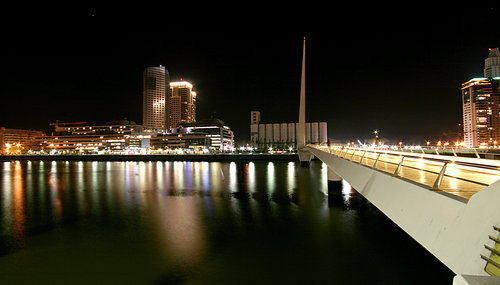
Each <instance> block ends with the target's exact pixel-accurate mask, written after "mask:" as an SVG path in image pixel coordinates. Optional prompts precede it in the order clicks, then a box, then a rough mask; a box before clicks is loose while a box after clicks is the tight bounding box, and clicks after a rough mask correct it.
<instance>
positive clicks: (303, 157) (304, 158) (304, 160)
mask: <svg viewBox="0 0 500 285" xmlns="http://www.w3.org/2000/svg"><path fill="white" fill-rule="evenodd" d="M297 152H298V154H299V160H300V165H302V166H309V163H310V162H311V159H312V158H313V154H312V153H311V152H310V151H308V150H298V151H297Z"/></svg>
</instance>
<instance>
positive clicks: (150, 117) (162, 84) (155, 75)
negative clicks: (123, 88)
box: [142, 65, 170, 129]
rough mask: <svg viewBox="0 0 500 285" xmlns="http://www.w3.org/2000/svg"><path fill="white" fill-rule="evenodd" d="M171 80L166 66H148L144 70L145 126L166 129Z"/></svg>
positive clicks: (143, 114)
mask: <svg viewBox="0 0 500 285" xmlns="http://www.w3.org/2000/svg"><path fill="white" fill-rule="evenodd" d="M169 82H170V78H169V74H168V71H167V70H166V69H165V67H164V66H161V65H160V66H156V67H148V68H146V69H145V70H144V91H143V109H142V124H143V125H144V126H146V127H151V128H157V129H166V127H167V108H166V104H167V92H168V90H169V89H170V88H169Z"/></svg>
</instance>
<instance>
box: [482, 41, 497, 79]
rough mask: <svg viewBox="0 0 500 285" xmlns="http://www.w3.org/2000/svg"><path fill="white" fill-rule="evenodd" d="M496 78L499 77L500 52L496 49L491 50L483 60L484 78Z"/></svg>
mask: <svg viewBox="0 0 500 285" xmlns="http://www.w3.org/2000/svg"><path fill="white" fill-rule="evenodd" d="M498 76H500V51H499V50H498V48H492V49H490V54H489V55H488V58H486V59H485V60H484V77H498Z"/></svg>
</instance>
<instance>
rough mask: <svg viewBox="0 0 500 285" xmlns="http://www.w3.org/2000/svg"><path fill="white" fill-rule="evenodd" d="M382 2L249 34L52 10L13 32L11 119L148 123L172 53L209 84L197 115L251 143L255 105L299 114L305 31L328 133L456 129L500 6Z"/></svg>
mask: <svg viewBox="0 0 500 285" xmlns="http://www.w3.org/2000/svg"><path fill="white" fill-rule="evenodd" d="M376 11H377V12H378V13H374V14H370V13H368V9H366V10H364V9H363V10H362V11H361V12H362V13H360V14H359V15H358V14H356V13H355V11H354V10H349V11H347V14H348V16H353V19H355V20H356V23H358V25H359V27H355V26H356V25H353V23H350V24H346V23H344V22H342V21H341V20H339V19H335V18H324V19H322V20H320V19H318V20H315V21H311V20H309V22H308V24H307V25H301V24H300V23H299V22H298V21H295V20H294V18H293V17H292V16H290V17H289V18H287V17H285V18H284V19H283V21H284V23H286V25H283V26H280V25H278V24H276V23H275V24H274V25H267V26H266V24H269V23H270V22H271V20H270V18H268V17H264V18H263V21H262V22H261V24H260V25H257V26H255V29H249V28H248V27H242V29H241V30H240V31H239V32H238V33H234V32H230V31H229V30H228V28H230V27H225V28H221V27H224V26H222V25H221V23H219V22H217V23H212V24H209V25H208V27H205V28H206V30H201V29H199V28H198V29H193V28H189V27H185V28H184V29H176V28H178V26H175V25H173V26H169V28H168V31H169V36H165V38H160V37H152V35H154V34H156V33H155V32H157V30H156V29H154V30H153V31H150V32H148V31H142V30H141V28H143V26H140V25H139V21H138V20H140V19H144V18H145V17H146V16H147V15H146V14H145V13H142V11H138V12H137V13H138V14H140V17H138V18H136V19H135V20H130V21H128V19H127V15H128V14H126V13H124V14H123V15H119V14H117V13H115V12H113V11H111V10H106V9H104V10H99V9H96V10H95V11H90V10H89V11H77V12H75V11H73V13H74V14H75V15H76V16H75V17H74V19H73V18H72V19H70V18H71V13H69V14H68V15H66V16H59V17H57V15H56V17H54V18H55V19H56V20H61V21H65V22H67V23H68V24H69V26H71V27H73V28H74V30H73V32H72V33H71V34H68V33H64V32H63V31H60V30H58V29H50V28H53V27H55V26H53V25H55V24H54V23H44V22H43V21H42V22H41V25H40V26H41V27H39V28H37V27H32V28H31V29H30V30H28V31H27V33H26V34H25V35H24V36H22V37H21V36H19V35H18V32H19V33H21V31H16V32H15V33H14V32H12V33H10V34H7V38H8V39H9V40H10V41H8V42H9V43H10V44H9V45H7V46H6V47H5V52H4V53H3V55H2V59H3V62H4V68H5V69H6V70H8V74H7V75H6V76H4V77H3V78H2V79H1V82H0V83H1V87H0V92H1V93H2V96H3V98H2V100H3V103H4V104H2V105H3V106H2V107H0V112H1V113H2V115H1V116H0V125H1V126H5V127H7V128H21V129H42V130H48V129H50V127H49V123H52V122H54V121H55V120H61V121H90V122H95V123H97V122H105V121H110V120H113V119H123V118H125V117H126V118H128V119H130V120H133V121H137V122H139V121H141V118H142V76H141V74H142V72H143V70H144V68H146V67H149V66H158V65H160V64H161V65H164V66H165V67H166V68H167V69H168V71H169V72H170V76H171V79H172V81H174V80H179V79H180V78H181V77H182V78H183V79H185V80H187V81H190V82H193V84H195V85H196V87H197V90H198V91H199V92H200V93H201V94H203V96H202V97H200V98H199V99H198V101H197V104H198V106H197V111H198V114H197V117H199V118H206V117H210V116H211V115H212V114H214V113H215V116H216V117H219V118H221V119H222V120H224V121H225V122H226V124H228V125H229V126H230V127H231V128H232V129H233V130H234V131H235V135H236V139H237V140H238V141H241V140H242V139H245V140H248V139H249V131H248V125H249V123H250V122H249V119H248V114H249V112H250V111H251V110H260V111H261V112H262V115H263V116H264V117H265V118H266V121H267V119H268V120H269V122H289V121H293V120H296V118H297V116H298V101H299V100H298V99H299V86H300V63H301V62H300V61H301V58H300V57H301V40H302V36H304V35H306V36H307V37H308V51H307V52H308V54H307V56H308V63H307V68H308V69H307V120H308V121H326V122H328V134H329V137H332V138H337V139H357V138H359V139H363V138H369V137H370V136H371V135H372V133H373V131H374V130H379V131H380V133H381V136H384V137H389V138H392V139H411V137H416V138H420V139H422V140H424V139H432V138H436V139H437V138H438V136H439V135H440V134H442V133H443V132H446V131H450V130H451V131H454V130H456V126H457V124H458V123H461V122H462V104H461V92H460V86H461V84H462V83H463V82H466V81H467V80H469V79H471V78H474V77H480V76H481V75H482V73H483V68H484V65H483V63H484V59H485V58H486V57H487V55H488V48H494V47H497V46H500V43H499V41H500V32H499V30H500V24H499V20H498V19H499V18H500V17H499V13H498V10H497V7H494V5H484V6H477V7H475V8H473V9H471V10H466V9H455V10H442V9H432V10H431V9H426V8H424V7H420V8H418V7H417V8H416V9H415V10H412V11H413V12H414V13H415V15H412V14H410V12H411V11H402V10H398V11H399V13H394V14H391V15H390V17H388V16H389V13H387V12H385V13H380V12H379V10H376ZM90 12H94V13H93V14H91V13H90ZM120 12H122V11H120ZM125 12H127V11H125ZM128 12H130V11H128ZM50 15H52V14H50ZM424 15H425V17H424ZM478 15H480V16H478ZM52 16H53V15H52ZM466 16H468V17H466ZM47 18H48V17H47ZM202 19H205V18H202ZM233 20H234V19H233ZM243 20H248V19H246V18H245V19H242V20H241V21H236V22H235V23H236V24H241V23H242V22H244V21H243ZM30 23H31V24H32V25H33V24H34V22H30ZM115 23H119V24H123V27H121V26H120V25H117V24H115ZM136 24H137V27H134V25H136ZM132 27H134V28H135V29H132ZM45 28H47V29H45ZM38 29H44V31H45V34H43V37H42V35H41V34H40V33H38V32H39V31H40V30H38ZM308 31H309V32H308ZM42 39H43V41H42ZM472 39H473V40H472ZM61 71H68V72H61ZM69 71H71V72H69ZM21 98H22V99H23V100H21ZM13 106H15V108H12V107H13ZM277 110H279V112H277Z"/></svg>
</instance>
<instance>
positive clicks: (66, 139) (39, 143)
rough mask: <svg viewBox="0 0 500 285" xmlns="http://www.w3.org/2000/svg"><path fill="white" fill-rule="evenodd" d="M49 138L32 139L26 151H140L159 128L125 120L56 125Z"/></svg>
mask: <svg viewBox="0 0 500 285" xmlns="http://www.w3.org/2000/svg"><path fill="white" fill-rule="evenodd" d="M52 125H54V132H53V133H52V134H51V135H50V136H45V135H42V136H37V137H34V138H33V140H32V143H31V145H30V150H33V151H45V152H62V153H78V152H84V153H98V152H100V151H107V152H123V151H141V150H145V149H148V148H149V147H150V138H151V137H152V136H156V135H157V134H158V133H161V132H162V131H163V130H162V129H156V128H151V127H147V126H142V125H137V124H135V122H130V121H126V120H124V121H123V120H122V121H113V122H109V123H107V124H104V125H88V124H86V123H59V122H56V123H55V124H52Z"/></svg>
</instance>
